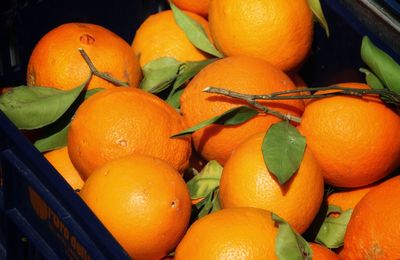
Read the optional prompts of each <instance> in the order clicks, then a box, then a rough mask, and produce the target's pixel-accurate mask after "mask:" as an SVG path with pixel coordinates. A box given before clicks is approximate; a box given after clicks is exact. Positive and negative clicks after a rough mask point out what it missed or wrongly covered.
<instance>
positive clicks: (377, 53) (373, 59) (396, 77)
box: [361, 36, 400, 93]
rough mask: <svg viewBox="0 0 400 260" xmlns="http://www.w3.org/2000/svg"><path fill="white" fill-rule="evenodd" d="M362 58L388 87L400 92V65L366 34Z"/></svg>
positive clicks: (362, 45)
mask: <svg viewBox="0 0 400 260" xmlns="http://www.w3.org/2000/svg"><path fill="white" fill-rule="evenodd" d="M361 58H362V60H363V61H364V62H365V63H366V64H367V65H368V66H369V68H370V69H371V71H372V72H373V73H374V74H375V75H376V76H377V77H378V78H379V80H380V81H381V82H382V83H383V85H385V86H386V87H387V88H388V89H390V90H393V91H395V92H397V93H400V65H399V64H398V63H397V62H396V61H394V60H393V59H392V58H391V57H390V56H389V55H388V54H386V53H385V52H383V51H382V50H380V49H379V48H377V47H376V46H375V45H374V44H373V43H372V42H371V40H370V39H369V38H368V37H367V36H364V38H363V40H362V44H361Z"/></svg>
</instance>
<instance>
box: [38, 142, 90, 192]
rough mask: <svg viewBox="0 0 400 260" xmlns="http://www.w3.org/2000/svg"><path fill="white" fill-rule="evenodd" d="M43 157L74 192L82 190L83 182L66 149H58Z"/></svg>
mask: <svg viewBox="0 0 400 260" xmlns="http://www.w3.org/2000/svg"><path fill="white" fill-rule="evenodd" d="M43 155H44V157H45V158H46V159H47V160H48V161H49V163H50V164H51V165H53V167H54V168H55V169H56V170H57V171H58V172H59V173H60V174H61V175H62V176H63V177H64V179H65V180H66V181H67V182H68V184H69V185H70V186H71V187H72V188H73V189H74V190H79V189H81V188H82V186H83V183H84V182H83V180H82V178H81V176H80V175H79V173H78V171H77V170H76V169H75V167H74V165H73V164H72V162H71V160H70V159H69V155H68V148H67V147H63V148H59V149H56V150H53V151H50V152H47V153H44V154H43Z"/></svg>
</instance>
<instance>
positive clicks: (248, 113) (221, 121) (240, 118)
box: [172, 106, 258, 138]
mask: <svg viewBox="0 0 400 260" xmlns="http://www.w3.org/2000/svg"><path fill="white" fill-rule="evenodd" d="M257 114H258V111H257V110H255V109H253V108H251V107H248V106H240V107H235V108H232V109H230V110H228V111H226V112H225V113H223V114H221V115H219V116H215V117H213V118H210V119H208V120H205V121H203V122H200V123H199V124H197V125H195V126H193V127H190V128H188V129H186V130H184V131H182V132H180V133H178V134H175V135H173V136H172V137H173V138H174V137H179V136H183V135H187V134H192V133H194V132H196V131H197V130H199V129H201V128H203V127H206V126H209V125H211V124H217V125H239V124H242V123H244V122H246V121H248V120H250V119H251V118H253V117H255V116H256V115H257Z"/></svg>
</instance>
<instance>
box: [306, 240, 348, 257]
mask: <svg viewBox="0 0 400 260" xmlns="http://www.w3.org/2000/svg"><path fill="white" fill-rule="evenodd" d="M308 244H309V245H310V247H311V250H312V253H313V255H312V256H313V257H312V259H313V260H340V257H339V256H338V255H337V254H335V253H334V252H332V251H331V250H329V249H328V248H326V247H324V246H321V245H319V244H316V243H308Z"/></svg>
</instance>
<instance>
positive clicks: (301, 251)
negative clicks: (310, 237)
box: [271, 213, 312, 260]
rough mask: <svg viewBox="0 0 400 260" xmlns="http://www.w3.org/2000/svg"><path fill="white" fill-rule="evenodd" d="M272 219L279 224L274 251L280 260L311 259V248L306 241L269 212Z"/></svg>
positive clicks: (282, 220)
mask: <svg viewBox="0 0 400 260" xmlns="http://www.w3.org/2000/svg"><path fill="white" fill-rule="evenodd" d="M271 217H272V219H273V220H274V221H275V222H276V223H277V224H278V225H279V230H278V235H277V237H276V242H275V253H276V255H277V256H278V259H280V260H286V259H290V260H292V259H293V260H297V259H299V260H303V259H307V260H308V259H310V260H311V259H312V250H311V248H310V245H309V244H308V243H307V241H306V240H305V239H304V238H303V237H302V236H300V235H299V234H298V233H297V232H296V231H294V230H293V228H292V227H291V226H290V225H289V224H288V223H287V222H286V221H285V220H284V219H282V218H281V217H279V216H278V215H276V214H274V213H271Z"/></svg>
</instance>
